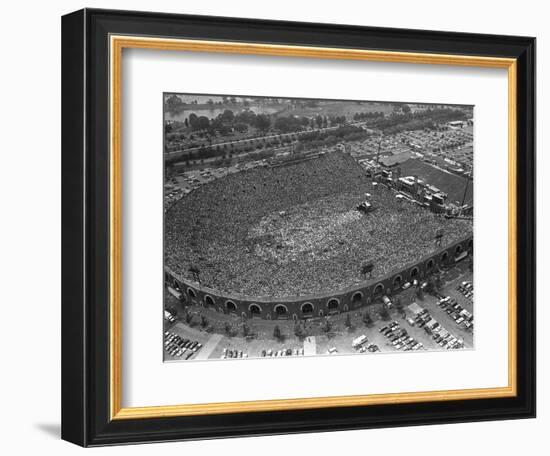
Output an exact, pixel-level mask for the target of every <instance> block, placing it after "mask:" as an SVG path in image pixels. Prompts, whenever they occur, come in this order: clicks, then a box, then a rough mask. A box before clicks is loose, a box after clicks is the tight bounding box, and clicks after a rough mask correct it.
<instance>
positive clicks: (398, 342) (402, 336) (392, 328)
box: [379, 321, 424, 351]
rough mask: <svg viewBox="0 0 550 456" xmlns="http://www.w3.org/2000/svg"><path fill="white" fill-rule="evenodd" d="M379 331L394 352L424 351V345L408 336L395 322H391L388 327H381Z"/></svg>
mask: <svg viewBox="0 0 550 456" xmlns="http://www.w3.org/2000/svg"><path fill="white" fill-rule="evenodd" d="M379 331H380V332H381V333H382V334H383V335H384V336H386V339H388V342H389V343H390V344H391V345H393V347H394V348H395V349H396V350H403V351H416V350H423V349H424V345H423V344H422V343H421V342H418V341H417V340H416V339H415V338H414V337H411V336H409V334H408V333H407V330H406V329H405V328H402V327H401V326H400V325H399V323H397V322H396V321H392V322H391V323H390V324H389V325H387V326H383V327H382V328H380V329H379Z"/></svg>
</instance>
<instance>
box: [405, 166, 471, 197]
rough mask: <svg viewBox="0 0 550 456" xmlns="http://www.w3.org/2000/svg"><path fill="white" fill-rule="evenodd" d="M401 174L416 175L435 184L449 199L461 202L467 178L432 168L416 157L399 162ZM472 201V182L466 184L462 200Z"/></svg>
mask: <svg viewBox="0 0 550 456" xmlns="http://www.w3.org/2000/svg"><path fill="white" fill-rule="evenodd" d="M401 174H402V175H403V176H414V175H416V176H418V177H419V178H420V179H424V180H425V181H426V182H427V183H428V184H431V185H435V186H436V187H437V188H439V189H440V190H443V191H444V192H445V193H447V194H448V195H449V201H450V202H455V201H459V202H462V198H463V197H464V188H465V186H466V182H467V179H466V178H465V177H461V176H457V175H456V174H452V173H449V172H446V171H442V170H440V169H437V168H434V167H433V166H431V165H429V164H427V163H424V162H423V161H421V160H418V159H410V160H407V161H406V162H404V163H402V164H401ZM473 201H474V188H473V184H472V182H470V183H469V184H468V190H467V191H466V198H465V200H464V202H465V203H466V204H470V205H472V204H473Z"/></svg>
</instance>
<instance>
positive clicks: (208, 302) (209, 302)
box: [204, 295, 214, 307]
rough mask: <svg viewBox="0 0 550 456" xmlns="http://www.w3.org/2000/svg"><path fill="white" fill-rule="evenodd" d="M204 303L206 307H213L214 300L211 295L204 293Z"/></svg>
mask: <svg viewBox="0 0 550 456" xmlns="http://www.w3.org/2000/svg"><path fill="white" fill-rule="evenodd" d="M204 304H205V305H206V307H213V306H214V300H213V299H212V297H211V296H208V295H206V296H205V297H204Z"/></svg>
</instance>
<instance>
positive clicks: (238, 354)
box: [220, 348, 248, 359]
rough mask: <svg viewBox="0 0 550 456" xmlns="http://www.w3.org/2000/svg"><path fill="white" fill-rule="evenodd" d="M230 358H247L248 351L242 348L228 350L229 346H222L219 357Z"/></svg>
mask: <svg viewBox="0 0 550 456" xmlns="http://www.w3.org/2000/svg"><path fill="white" fill-rule="evenodd" d="M228 358H229V359H232V358H248V353H245V352H243V351H242V350H237V349H235V350H230V349H229V348H224V349H223V352H222V356H220V359H228Z"/></svg>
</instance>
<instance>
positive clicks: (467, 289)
mask: <svg viewBox="0 0 550 456" xmlns="http://www.w3.org/2000/svg"><path fill="white" fill-rule="evenodd" d="M456 289H457V291H458V292H459V293H461V294H462V295H463V296H464V297H465V298H467V299H469V300H470V301H471V300H473V299H474V284H473V283H472V282H469V281H465V282H462V283H461V284H460V285H459V286H458V287H456Z"/></svg>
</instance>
